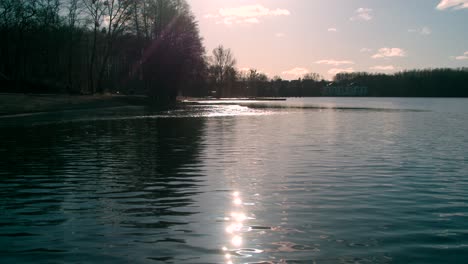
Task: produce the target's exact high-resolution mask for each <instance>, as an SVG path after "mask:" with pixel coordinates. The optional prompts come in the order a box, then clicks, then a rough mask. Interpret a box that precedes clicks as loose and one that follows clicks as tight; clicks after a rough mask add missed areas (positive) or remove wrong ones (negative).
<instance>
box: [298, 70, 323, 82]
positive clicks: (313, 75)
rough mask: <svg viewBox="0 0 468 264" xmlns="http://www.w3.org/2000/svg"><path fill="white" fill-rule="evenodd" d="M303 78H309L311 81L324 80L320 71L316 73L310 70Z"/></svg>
mask: <svg viewBox="0 0 468 264" xmlns="http://www.w3.org/2000/svg"><path fill="white" fill-rule="evenodd" d="M302 80H309V81H315V82H319V81H321V80H323V76H322V75H320V74H318V73H315V72H310V73H307V74H305V75H304V76H303V77H302Z"/></svg>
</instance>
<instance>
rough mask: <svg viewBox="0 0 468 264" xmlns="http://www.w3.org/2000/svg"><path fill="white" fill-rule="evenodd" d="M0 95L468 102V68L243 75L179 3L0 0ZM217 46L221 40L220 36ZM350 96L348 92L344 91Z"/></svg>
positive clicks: (171, 0) (154, 0) (226, 51)
mask: <svg viewBox="0 0 468 264" xmlns="http://www.w3.org/2000/svg"><path fill="white" fill-rule="evenodd" d="M0 40H1V41H0V92H10V93H11V92H13V93H66V94H103V93H113V94H145V95H148V96H150V97H151V98H153V99H154V100H156V101H164V102H171V101H174V100H175V99H176V97H177V96H178V95H182V96H191V97H205V96H213V97H277V96H279V97H300V96H323V95H330V93H327V89H330V88H339V89H345V90H346V89H348V88H352V87H364V88H365V90H360V91H365V92H361V93H360V94H359V95H364V96H412V97H416V96H421V97H426V96H427V97H439V96H440V97H468V68H460V69H425V70H411V71H404V72H398V73H394V74H377V73H374V74H372V73H364V72H359V73H339V74H337V75H336V76H335V77H334V80H333V82H330V81H325V80H324V79H323V77H321V76H320V75H319V74H316V73H309V74H306V75H305V76H302V77H301V78H299V79H298V80H294V81H283V80H281V78H280V77H278V76H276V77H273V78H272V79H269V78H268V77H267V76H266V75H265V74H263V73H261V72H259V71H257V70H255V69H251V70H247V71H239V70H238V69H237V68H236V60H235V58H234V54H233V53H232V51H231V50H230V49H227V48H224V47H223V46H221V45H220V46H219V47H217V48H215V49H214V50H213V51H212V52H211V53H210V54H209V55H207V53H206V51H205V48H204V47H203V44H202V37H201V36H200V32H199V29H198V24H197V21H196V19H195V17H194V15H193V14H192V13H191V11H190V7H189V5H188V4H187V3H186V1H185V0H28V1H22V0H0ZM220 42H222V40H220ZM347 95H353V93H348V94H347Z"/></svg>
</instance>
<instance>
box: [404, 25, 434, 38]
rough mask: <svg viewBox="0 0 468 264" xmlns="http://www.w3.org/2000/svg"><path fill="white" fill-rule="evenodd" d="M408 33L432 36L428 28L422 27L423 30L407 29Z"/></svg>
mask: <svg viewBox="0 0 468 264" xmlns="http://www.w3.org/2000/svg"><path fill="white" fill-rule="evenodd" d="M408 32H409V33H418V34H421V35H426V36H427V35H430V34H432V30H431V29H430V28H428V27H423V28H420V29H413V28H412V29H408Z"/></svg>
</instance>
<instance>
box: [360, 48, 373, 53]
mask: <svg viewBox="0 0 468 264" xmlns="http://www.w3.org/2000/svg"><path fill="white" fill-rule="evenodd" d="M359 52H362V53H364V52H372V50H371V49H369V48H362V49H360V50H359Z"/></svg>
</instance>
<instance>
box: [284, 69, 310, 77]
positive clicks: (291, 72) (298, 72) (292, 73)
mask: <svg viewBox="0 0 468 264" xmlns="http://www.w3.org/2000/svg"><path fill="white" fill-rule="evenodd" d="M282 73H283V74H286V75H290V76H295V77H301V76H304V75H305V74H307V73H309V70H308V69H306V68H299V67H297V68H294V69H291V70H287V71H284V72H282Z"/></svg>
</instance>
